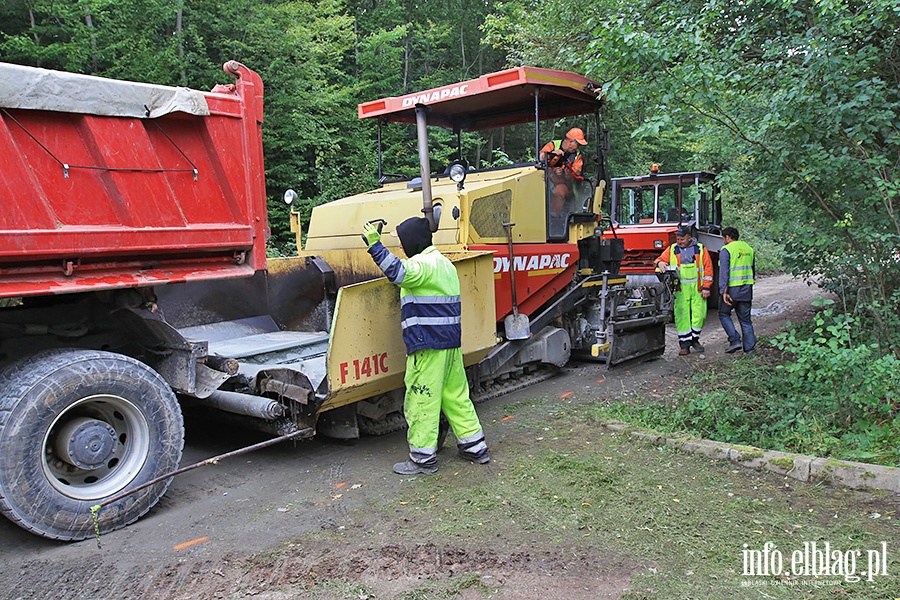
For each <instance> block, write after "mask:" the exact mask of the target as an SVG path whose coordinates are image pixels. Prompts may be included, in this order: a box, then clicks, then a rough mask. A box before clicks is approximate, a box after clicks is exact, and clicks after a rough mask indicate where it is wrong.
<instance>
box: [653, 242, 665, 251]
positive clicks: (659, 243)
mask: <svg viewBox="0 0 900 600" xmlns="http://www.w3.org/2000/svg"><path fill="white" fill-rule="evenodd" d="M662 246H663V244H662V240H653V247H654V248H656V249H657V250H659V249H660V248H662Z"/></svg>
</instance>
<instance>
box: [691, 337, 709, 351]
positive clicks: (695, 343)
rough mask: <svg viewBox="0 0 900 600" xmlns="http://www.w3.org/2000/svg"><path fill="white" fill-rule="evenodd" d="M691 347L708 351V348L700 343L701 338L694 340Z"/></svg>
mask: <svg viewBox="0 0 900 600" xmlns="http://www.w3.org/2000/svg"><path fill="white" fill-rule="evenodd" d="M691 348H693V349H694V350H696V351H697V352H706V348H704V347H703V345H702V344H701V343H700V340H694V341H693V342H691Z"/></svg>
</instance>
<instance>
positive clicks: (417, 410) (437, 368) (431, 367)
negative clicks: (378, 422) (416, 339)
mask: <svg viewBox="0 0 900 600" xmlns="http://www.w3.org/2000/svg"><path fill="white" fill-rule="evenodd" d="M404 383H405V384H406V398H405V401H404V403H403V412H404V414H405V415H406V422H407V423H408V424H409V431H408V432H407V441H408V442H409V457H410V459H411V460H412V461H413V462H416V463H419V464H426V465H432V464H435V463H436V462H437V450H438V448H437V442H438V428H439V426H440V419H441V412H442V411H443V413H444V415H445V416H446V417H447V420H448V421H449V422H450V427H452V428H453V433H454V435H455V436H456V438H457V444H458V446H459V449H460V452H465V453H466V454H467V455H478V454H480V453H481V452H487V445H485V443H484V433H483V432H482V429H481V422H480V421H479V420H478V415H477V414H476V413H475V406H474V405H473V404H472V399H471V398H470V397H469V382H468V380H467V379H466V372H465V368H464V367H463V359H462V351H461V350H460V349H459V348H451V349H449V350H431V349H425V350H419V351H417V352H413V353H412V354H410V355H409V356H407V357H406V374H405V376H404Z"/></svg>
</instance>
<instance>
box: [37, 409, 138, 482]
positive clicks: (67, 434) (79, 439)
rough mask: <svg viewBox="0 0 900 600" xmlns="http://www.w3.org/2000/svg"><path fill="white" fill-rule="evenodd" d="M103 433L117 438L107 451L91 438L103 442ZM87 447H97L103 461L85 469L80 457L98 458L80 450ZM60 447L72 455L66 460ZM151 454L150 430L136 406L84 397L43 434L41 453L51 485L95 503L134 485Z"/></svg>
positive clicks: (45, 472) (94, 459)
mask: <svg viewBox="0 0 900 600" xmlns="http://www.w3.org/2000/svg"><path fill="white" fill-rule="evenodd" d="M73 425H74V426H73ZM110 428H112V429H111V430H110ZM107 432H109V435H113V434H114V435H115V440H114V443H113V444H111V445H110V446H111V447H108V448H107V447H106V446H105V444H104V443H103V442H101V443H99V444H97V443H95V442H96V440H95V439H94V438H95V437H101V438H102V436H103V435H106V434H107ZM61 438H63V439H61ZM89 443H94V446H99V449H98V451H99V452H100V455H101V456H100V458H102V461H100V462H99V463H98V464H97V465H96V466H90V467H87V468H86V467H84V466H83V465H84V464H85V461H84V460H79V459H80V458H84V457H85V456H91V457H93V458H92V459H91V460H92V462H93V461H97V460H98V458H97V455H92V454H90V451H89V450H85V449H84V447H83V446H85V445H87V444H89ZM76 446H81V448H76ZM63 448H72V455H71V456H66V454H65V451H64V450H62V449H63ZM149 452H150V427H149V425H148V423H147V419H146V418H145V417H144V414H143V412H141V410H140V409H138V407H137V406H135V405H134V404H132V403H131V402H130V401H128V400H126V399H125V398H122V397H121V396H114V395H109V394H97V395H94V396H87V397H85V398H82V399H81V400H79V401H78V402H75V403H73V404H71V405H69V406H68V407H67V408H66V409H65V410H64V411H63V412H62V413H60V414H59V416H57V417H56V419H55V420H54V421H53V424H52V425H51V426H50V428H49V429H48V430H47V434H46V435H45V436H44V444H43V453H42V461H43V468H44V475H45V476H46V477H47V480H48V481H49V482H50V485H52V486H53V487H54V488H56V489H57V490H58V491H60V492H61V493H63V494H65V495H66V496H69V497H70V498H74V499H76V500H99V499H101V498H104V497H106V496H109V495H111V494H114V493H116V492H119V491H121V490H122V489H123V488H124V487H125V486H126V485H128V484H129V483H130V482H131V481H133V480H134V478H135V477H136V476H137V474H138V473H139V472H140V470H141V468H142V467H143V466H144V463H145V462H146V461H147V456H148V454H149ZM73 463H74V464H73ZM79 464H81V465H82V466H78V465H79Z"/></svg>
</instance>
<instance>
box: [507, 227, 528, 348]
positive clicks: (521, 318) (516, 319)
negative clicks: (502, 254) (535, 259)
mask: <svg viewBox="0 0 900 600" xmlns="http://www.w3.org/2000/svg"><path fill="white" fill-rule="evenodd" d="M514 226H515V223H504V224H503V227H504V228H505V229H506V239H507V240H508V241H509V285H510V288H512V309H513V312H512V314H511V315H507V317H506V318H505V319H503V327H504V328H505V329H506V339H508V340H527V339H528V338H530V337H531V324H530V323H529V321H528V315H520V314H519V303H518V302H517V301H516V265H515V261H514V260H513V239H512V228H513V227H514Z"/></svg>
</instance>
